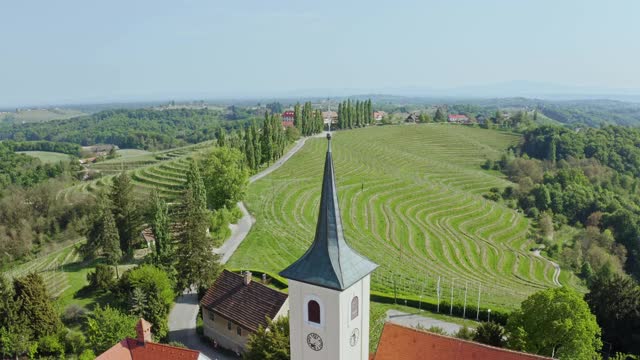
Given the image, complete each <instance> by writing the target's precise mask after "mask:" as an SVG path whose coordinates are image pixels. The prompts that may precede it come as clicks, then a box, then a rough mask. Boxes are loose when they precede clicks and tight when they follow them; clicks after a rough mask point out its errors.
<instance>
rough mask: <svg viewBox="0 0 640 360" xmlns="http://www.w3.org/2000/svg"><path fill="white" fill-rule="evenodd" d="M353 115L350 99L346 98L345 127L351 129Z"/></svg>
mask: <svg viewBox="0 0 640 360" xmlns="http://www.w3.org/2000/svg"><path fill="white" fill-rule="evenodd" d="M351 115H353V109H352V108H351V99H347V129H351V128H352V127H353V126H352V125H353V119H352V118H351Z"/></svg>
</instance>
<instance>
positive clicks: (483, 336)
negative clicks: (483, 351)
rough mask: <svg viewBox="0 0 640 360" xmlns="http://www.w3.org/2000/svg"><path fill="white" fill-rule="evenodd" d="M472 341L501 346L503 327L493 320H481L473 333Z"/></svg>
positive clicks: (502, 344)
mask: <svg viewBox="0 0 640 360" xmlns="http://www.w3.org/2000/svg"><path fill="white" fill-rule="evenodd" d="M473 341H477V342H481V343H483V344H487V345H491V346H497V347H502V346H504V328H503V327H502V326H500V324H496V323H494V322H492V321H491V322H483V323H481V324H480V325H479V326H478V327H477V328H476V332H475V334H473Z"/></svg>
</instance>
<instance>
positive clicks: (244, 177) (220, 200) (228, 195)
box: [203, 148, 249, 209]
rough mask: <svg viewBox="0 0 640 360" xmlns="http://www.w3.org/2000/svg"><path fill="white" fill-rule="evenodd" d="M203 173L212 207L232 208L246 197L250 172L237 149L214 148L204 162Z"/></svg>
mask: <svg viewBox="0 0 640 360" xmlns="http://www.w3.org/2000/svg"><path fill="white" fill-rule="evenodd" d="M203 174H204V175H203V181H204V184H205V185H206V193H207V196H206V199H207V205H208V206H209V208H210V209H221V208H223V207H226V208H227V209H231V208H233V207H234V206H235V204H236V203H237V202H238V201H240V200H241V199H242V198H243V197H244V194H245V191H246V188H247V182H248V178H249V174H248V173H247V170H246V169H245V167H244V165H243V162H242V154H240V152H238V151H237V150H235V149H228V148H224V149H221V148H216V149H214V150H213V151H212V152H211V153H210V154H209V155H208V156H207V157H206V158H205V160H204V162H203Z"/></svg>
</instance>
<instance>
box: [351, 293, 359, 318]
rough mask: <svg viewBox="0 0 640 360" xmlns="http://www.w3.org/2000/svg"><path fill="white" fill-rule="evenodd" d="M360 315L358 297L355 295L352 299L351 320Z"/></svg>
mask: <svg viewBox="0 0 640 360" xmlns="http://www.w3.org/2000/svg"><path fill="white" fill-rule="evenodd" d="M357 317H358V297H357V296H354V297H353V299H352V300H351V320H353V319H355V318H357Z"/></svg>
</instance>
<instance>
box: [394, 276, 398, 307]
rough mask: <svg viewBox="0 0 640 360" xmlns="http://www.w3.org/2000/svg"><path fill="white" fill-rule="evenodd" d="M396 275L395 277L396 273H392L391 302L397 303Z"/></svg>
mask: <svg viewBox="0 0 640 360" xmlns="http://www.w3.org/2000/svg"><path fill="white" fill-rule="evenodd" d="M396 277H397V274H394V275H393V303H394V304H397V303H398V292H397V289H396Z"/></svg>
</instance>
